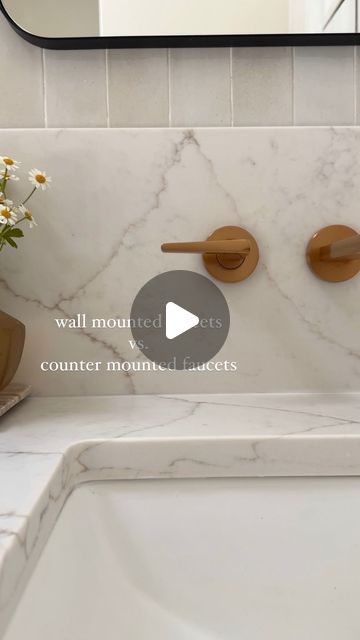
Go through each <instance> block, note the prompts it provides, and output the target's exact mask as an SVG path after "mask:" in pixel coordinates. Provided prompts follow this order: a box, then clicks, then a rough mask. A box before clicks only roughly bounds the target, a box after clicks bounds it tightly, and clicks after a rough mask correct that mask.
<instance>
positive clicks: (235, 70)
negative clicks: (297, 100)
mask: <svg viewBox="0 0 360 640" xmlns="http://www.w3.org/2000/svg"><path fill="white" fill-rule="evenodd" d="M232 75H233V96H234V124H235V125H259V126H265V125H288V124H291V123H292V51H291V48H287V47H263V48H248V47H245V48H236V49H233V56H232Z"/></svg>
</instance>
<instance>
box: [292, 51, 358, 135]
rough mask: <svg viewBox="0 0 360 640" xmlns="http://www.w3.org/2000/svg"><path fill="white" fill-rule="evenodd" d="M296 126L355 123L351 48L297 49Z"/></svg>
mask: <svg viewBox="0 0 360 640" xmlns="http://www.w3.org/2000/svg"><path fill="white" fill-rule="evenodd" d="M294 113H295V124H310V125H316V124H320V125H331V124H339V125H342V124H353V123H354V49H353V47H296V48H295V57H294Z"/></svg>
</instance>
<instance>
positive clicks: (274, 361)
mask: <svg viewBox="0 0 360 640" xmlns="http://www.w3.org/2000/svg"><path fill="white" fill-rule="evenodd" d="M1 140H2V146H3V148H4V149H7V150H8V152H9V153H10V152H11V154H12V155H14V156H15V157H17V158H19V159H20V160H22V161H23V166H24V167H26V166H27V165H29V166H32V165H33V163H34V162H35V160H36V164H37V165H38V166H39V167H45V168H46V169H47V170H48V172H49V174H51V175H52V177H53V188H52V189H51V190H50V191H49V192H48V193H46V194H44V195H43V197H40V196H39V197H38V198H37V200H36V201H34V203H33V210H34V213H36V217H37V220H38V222H39V227H37V228H36V229H35V230H33V231H32V233H31V237H29V236H30V234H28V236H27V238H26V239H25V240H24V241H23V242H22V245H21V250H20V249H19V251H18V252H10V251H7V253H6V259H4V260H2V267H1V274H0V295H1V307H2V308H3V309H4V310H5V311H7V312H8V313H12V314H13V315H15V316H17V317H18V318H19V319H20V320H22V321H23V322H24V323H25V324H26V327H27V342H26V346H25V352H24V357H23V361H22V365H21V367H20V370H19V373H18V376H17V380H19V381H29V382H31V384H32V385H33V389H34V393H35V394H37V395H83V394H86V395H92V394H95V395H99V394H100V395H101V394H114V395H119V394H141V393H175V392H176V393H187V392H194V391H195V392H198V393H202V392H236V393H239V392H241V393H247V392H299V391H304V392H316V391H319V392H339V391H358V390H359V388H360V387H359V379H360V378H359V374H360V349H359V323H360V319H359V308H358V299H359V290H360V278H355V279H354V280H352V281H350V282H347V283H342V284H341V285H333V284H328V283H324V282H321V281H319V280H317V279H316V278H315V277H314V276H313V275H312V274H311V273H310V271H309V270H308V268H307V266H306V263H305V247H306V245H307V242H308V240H309V238H310V237H311V235H312V234H313V233H314V232H316V231H317V230H318V229H319V228H320V227H322V226H324V225H328V224H332V223H344V224H348V225H352V226H354V227H355V228H357V229H360V227H359V215H358V201H359V192H360V153H359V151H360V130H359V129H358V128H356V127H344V128H329V127H313V128H264V129H256V128H254V129H251V128H249V129H246V128H242V129H195V130H189V129H184V130H177V129H173V130H167V129H158V130H155V129H153V130H152V129H143V130H135V129H134V130H131V129H128V130H123V129H114V130H111V131H110V130H91V129H89V130H38V131H35V130H24V131H22V132H21V135H19V132H18V131H15V130H4V131H2V132H1ZM14 188H15V192H16V190H18V189H19V188H20V187H19V185H16V184H15V187H14ZM226 224H237V225H242V226H244V227H246V228H247V229H249V231H251V232H252V233H253V234H254V236H255V237H256V239H257V241H258V243H259V247H260V252H261V260H260V264H259V267H258V269H257V271H256V272H255V274H254V275H253V276H252V277H251V278H250V279H249V280H248V281H246V282H244V283H242V284H238V285H221V284H220V288H221V289H222V291H223V293H224V294H225V296H226V298H227V300H228V303H229V307H230V313H231V329H230V334H229V337H228V340H227V342H226V344H225V345H224V347H223V349H222V350H221V352H220V353H219V354H218V359H219V360H235V361H236V362H238V363H239V366H238V370H237V371H236V372H233V373H216V374H214V373H209V372H206V373H204V372H201V373H199V372H191V373H190V372H186V371H185V372H180V371H178V372H166V373H162V372H152V373H151V375H149V374H147V373H144V372H135V373H132V374H128V373H116V374H114V373H106V372H103V373H101V374H96V375H95V374H93V373H73V374H71V375H68V374H64V373H53V374H49V373H42V372H41V371H40V363H41V362H42V361H44V360H56V361H59V360H60V361H62V360H69V359H70V360H82V359H85V360H93V361H97V360H99V361H102V362H107V361H109V360H119V361H123V360H132V359H133V358H134V357H135V358H142V356H140V355H139V354H137V353H135V354H134V352H133V351H132V349H131V348H130V345H129V342H128V340H129V339H130V338H131V335H130V332H129V331H128V330H121V331H116V330H93V329H91V328H85V329H82V330H65V331H59V330H58V329H57V327H56V324H55V322H54V318H70V317H73V316H74V315H76V314H77V313H86V314H87V315H88V317H89V318H92V317H128V315H129V312H130V308H131V304H132V301H133V298H134V296H135V295H136V293H137V291H138V290H139V289H140V288H141V287H142V285H143V284H144V283H145V282H146V281H147V280H148V279H149V278H150V277H152V276H155V275H157V274H159V273H161V272H164V271H167V270H171V269H190V270H194V271H196V272H199V273H204V270H203V265H202V261H201V258H200V256H198V255H170V254H167V255H164V254H162V253H161V252H160V244H161V243H162V242H164V241H182V240H200V239H205V238H206V237H207V236H208V235H209V234H210V233H211V232H212V231H213V230H214V229H215V228H217V227H219V226H222V225H226ZM4 256H5V254H4Z"/></svg>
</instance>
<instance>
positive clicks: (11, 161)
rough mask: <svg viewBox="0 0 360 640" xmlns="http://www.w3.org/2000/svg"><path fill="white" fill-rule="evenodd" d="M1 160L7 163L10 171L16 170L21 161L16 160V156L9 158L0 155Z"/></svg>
mask: <svg viewBox="0 0 360 640" xmlns="http://www.w3.org/2000/svg"><path fill="white" fill-rule="evenodd" d="M0 162H1V164H3V165H5V167H6V168H7V170H8V171H16V169H18V168H19V166H20V162H18V161H17V160H14V158H9V157H8V156H0Z"/></svg>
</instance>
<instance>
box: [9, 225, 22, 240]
mask: <svg viewBox="0 0 360 640" xmlns="http://www.w3.org/2000/svg"><path fill="white" fill-rule="evenodd" d="M7 236H8V237H10V238H23V237H24V234H23V232H22V230H21V229H18V228H15V229H14V228H13V227H12V228H11V229H10V230H9V231H8V232H7Z"/></svg>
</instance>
